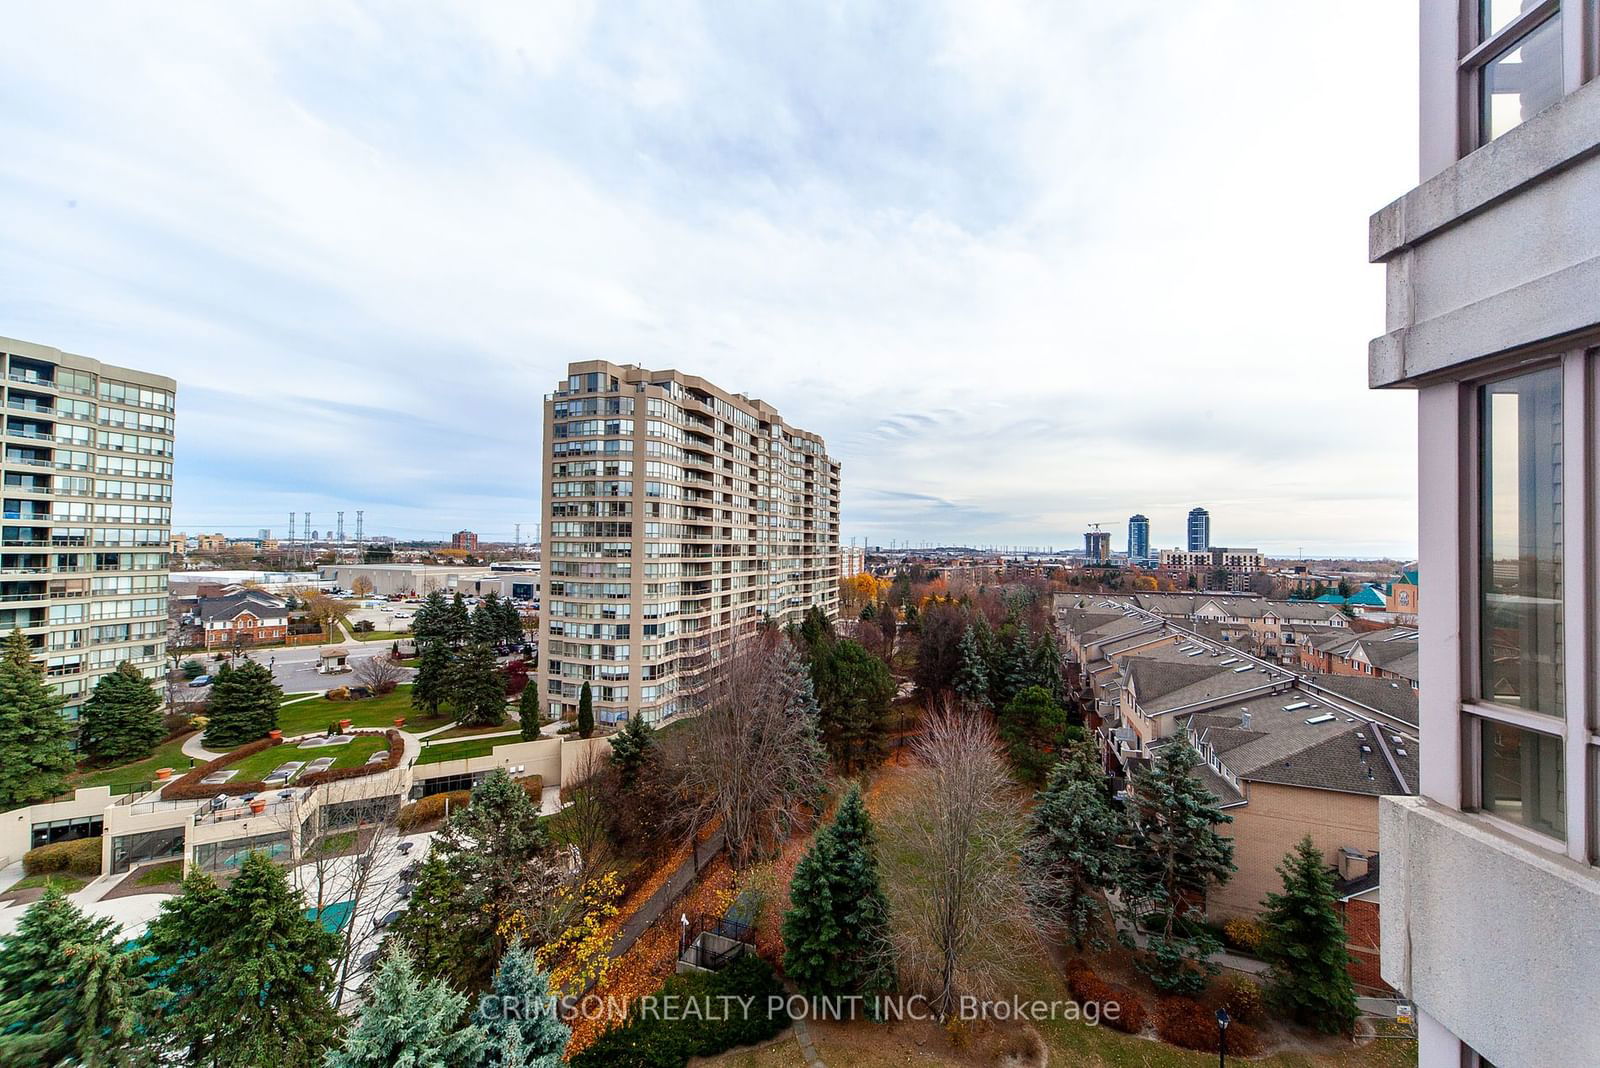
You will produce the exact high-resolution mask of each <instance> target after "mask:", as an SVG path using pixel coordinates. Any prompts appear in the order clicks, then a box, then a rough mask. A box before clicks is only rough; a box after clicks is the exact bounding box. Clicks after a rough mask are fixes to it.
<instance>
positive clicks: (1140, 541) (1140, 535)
mask: <svg viewBox="0 0 1600 1068" xmlns="http://www.w3.org/2000/svg"><path fill="white" fill-rule="evenodd" d="M1128 559H1130V560H1148V559H1150V518H1149V517H1148V516H1143V515H1130V516H1129V517H1128Z"/></svg>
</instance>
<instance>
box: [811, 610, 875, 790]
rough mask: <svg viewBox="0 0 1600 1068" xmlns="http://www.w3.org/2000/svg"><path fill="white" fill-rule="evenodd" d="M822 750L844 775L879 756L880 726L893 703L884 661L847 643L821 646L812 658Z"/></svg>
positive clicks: (826, 643) (832, 643)
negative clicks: (823, 747)
mask: <svg viewBox="0 0 1600 1068" xmlns="http://www.w3.org/2000/svg"><path fill="white" fill-rule="evenodd" d="M811 684H812V690H813V692H814V694H815V695H816V699H817V708H818V710H819V715H820V720H819V723H820V725H821V727H822V740H823V744H825V745H826V746H827V747H828V753H829V755H830V756H832V757H833V759H834V761H835V762H836V763H837V764H838V765H839V766H840V767H841V768H844V769H845V770H850V769H853V768H855V767H858V766H860V765H861V764H863V763H867V762H870V761H871V760H872V758H874V757H876V756H877V755H879V754H880V753H881V752H882V750H883V728H884V720H885V719H886V718H887V717H888V715H889V702H890V701H892V700H893V699H894V693H895V683H894V677H893V676H892V675H890V674H889V669H888V668H887V667H885V666H884V664H883V661H882V660H879V659H878V658H877V657H875V656H873V655H872V654H871V653H869V652H867V650H866V647H865V646H863V645H861V643H859V642H855V641H851V640H849V639H848V638H847V639H843V640H840V641H832V642H823V643H821V644H819V645H818V646H817V647H816V648H814V649H813V650H812V653H811Z"/></svg>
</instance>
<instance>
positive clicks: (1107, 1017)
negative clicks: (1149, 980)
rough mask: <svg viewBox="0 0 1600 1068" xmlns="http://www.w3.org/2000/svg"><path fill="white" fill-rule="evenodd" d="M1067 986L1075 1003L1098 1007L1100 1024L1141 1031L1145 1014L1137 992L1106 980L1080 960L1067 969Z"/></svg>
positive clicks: (1086, 1006) (1125, 1030)
mask: <svg viewBox="0 0 1600 1068" xmlns="http://www.w3.org/2000/svg"><path fill="white" fill-rule="evenodd" d="M1067 989H1068V990H1070V991H1071V992H1072V998H1073V1000H1074V1001H1076V1002H1077V1003H1078V1004H1080V1005H1082V1006H1083V1007H1084V1008H1086V1009H1087V1008H1089V1007H1090V1006H1091V1005H1092V1006H1094V1007H1095V1009H1096V1010H1098V1012H1099V1014H1100V1023H1101V1024H1102V1025H1103V1026H1105V1027H1110V1028H1113V1029H1115V1030H1117V1031H1121V1032H1123V1033H1124V1034H1129V1035H1136V1034H1138V1033H1139V1032H1140V1031H1143V1030H1144V1025H1145V1021H1146V1019H1147V1018H1148V1015H1149V1013H1148V1011H1147V1010H1146V1009H1145V1006H1144V1002H1143V1001H1141V1000H1140V999H1139V995H1138V994H1136V993H1134V992H1133V991H1132V990H1130V989H1128V988H1127V987H1125V986H1118V985H1117V984H1115V983H1108V982H1106V981H1105V980H1103V979H1101V978H1100V977H1099V976H1098V975H1096V974H1095V973H1094V971H1093V970H1092V969H1090V968H1089V966H1088V965H1086V964H1084V963H1083V962H1081V961H1079V962H1078V963H1077V964H1076V965H1074V966H1073V967H1072V968H1071V969H1070V970H1069V971H1068V972H1067Z"/></svg>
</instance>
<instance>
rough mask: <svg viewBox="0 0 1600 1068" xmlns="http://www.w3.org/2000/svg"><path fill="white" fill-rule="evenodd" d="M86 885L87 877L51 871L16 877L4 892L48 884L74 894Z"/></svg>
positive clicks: (40, 887)
mask: <svg viewBox="0 0 1600 1068" xmlns="http://www.w3.org/2000/svg"><path fill="white" fill-rule="evenodd" d="M88 885H89V880H88V879H84V878H80V877H79V876H76V875H63V874H61V873H60V872H52V873H50V874H49V875H29V876H27V877H26V878H23V879H18V880H17V881H16V882H14V883H12V884H11V885H10V886H8V887H6V893H8V894H9V893H11V892H12V891H14V890H43V889H44V888H46V887H49V886H58V887H60V888H61V892H62V893H65V894H75V893H77V892H78V891H79V890H82V889H83V888H84V887H86V886H88Z"/></svg>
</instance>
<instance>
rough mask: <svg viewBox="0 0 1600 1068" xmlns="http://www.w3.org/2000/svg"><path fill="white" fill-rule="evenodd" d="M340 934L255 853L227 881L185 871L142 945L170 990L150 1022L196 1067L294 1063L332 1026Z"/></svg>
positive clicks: (321, 1047) (321, 1044) (328, 1038)
mask: <svg viewBox="0 0 1600 1068" xmlns="http://www.w3.org/2000/svg"><path fill="white" fill-rule="evenodd" d="M341 945H342V940H341V939H340V937H339V936H338V935H337V934H334V933H333V932H331V931H328V930H327V929H325V928H324V927H323V926H322V924H321V923H318V922H317V921H315V920H311V919H307V918H306V915H305V903H304V901H303V900H302V899H301V897H300V894H299V892H298V891H297V890H295V889H294V888H293V887H291V886H290V885H289V880H288V877H287V875H286V874H285V873H284V870H283V869H282V868H280V867H278V866H277V865H276V864H273V863H272V862H271V861H270V860H268V859H267V856H266V854H265V853H259V852H254V853H251V854H250V855H249V856H247V857H246V858H245V861H244V863H243V864H242V865H241V866H240V868H239V873H238V875H236V876H235V877H234V879H233V881H232V882H230V883H229V884H228V885H227V886H226V887H218V886H217V885H216V884H215V883H214V882H212V880H211V879H210V878H209V877H208V876H206V875H204V874H202V873H195V874H192V875H191V876H190V877H189V879H188V880H187V881H186V882H185V883H184V892H183V893H182V894H180V895H179V896H178V897H176V898H171V899H169V900H167V901H163V902H162V903H161V911H160V913H159V914H158V915H157V916H156V918H155V919H154V920H152V921H151V923H150V925H149V927H148V928H146V930H145V934H144V937H143V938H142V939H141V941H140V945H139V953H140V956H141V959H142V960H144V961H145V962H146V967H147V969H148V971H149V972H150V973H151V974H152V975H153V976H154V977H155V978H156V979H158V980H160V981H163V982H166V983H167V984H168V985H170V986H171V987H172V989H173V990H175V991H177V992H178V993H177V996H176V997H175V998H174V1000H173V1001H171V1002H170V1003H169V1004H168V1005H167V1007H166V1009H165V1011H164V1012H163V1013H162V1014H161V1015H160V1016H159V1017H158V1018H157V1021H156V1026H157V1027H158V1029H159V1031H160V1032H161V1033H163V1034H167V1035H170V1036H171V1037H172V1038H173V1039H175V1040H176V1041H177V1042H178V1044H179V1045H180V1046H181V1047H182V1048H183V1049H184V1050H185V1051H186V1053H187V1056H188V1060H189V1062H190V1063H194V1064H249V1065H254V1066H257V1068H299V1066H302V1065H304V1066H310V1065H314V1064H318V1063H320V1061H321V1059H322V1055H323V1053H324V1052H325V1051H326V1050H327V1048H328V1046H329V1045H331V1044H332V1042H333V1040H334V1037H335V1036H336V1035H337V1033H338V1030H339V1017H338V1014H337V1013H336V1012H335V1011H334V1009H333V1005H332V1003H331V1002H330V1001H329V995H330V994H331V993H332V990H333V985H334V974H333V960H334V958H335V957H336V956H337V954H338V953H339V950H340V948H341Z"/></svg>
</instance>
